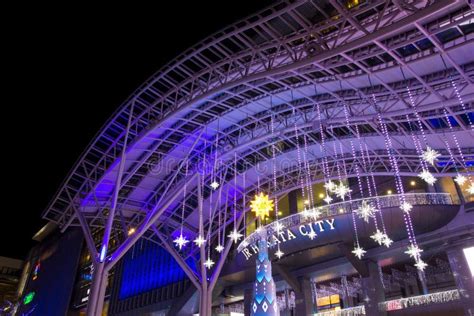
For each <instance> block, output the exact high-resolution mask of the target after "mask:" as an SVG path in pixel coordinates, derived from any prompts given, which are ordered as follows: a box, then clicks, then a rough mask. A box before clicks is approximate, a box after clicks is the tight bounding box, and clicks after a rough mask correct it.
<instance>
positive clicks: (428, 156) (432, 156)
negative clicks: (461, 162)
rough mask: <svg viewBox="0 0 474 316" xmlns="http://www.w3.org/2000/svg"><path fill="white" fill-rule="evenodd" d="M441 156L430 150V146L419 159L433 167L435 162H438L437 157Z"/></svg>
mask: <svg viewBox="0 0 474 316" xmlns="http://www.w3.org/2000/svg"><path fill="white" fill-rule="evenodd" d="M439 156H441V154H440V153H439V152H437V151H436V150H434V149H432V148H431V147H430V146H428V147H426V150H425V151H424V152H423V154H422V155H421V158H422V159H423V160H424V161H426V162H428V163H430V164H431V165H432V166H434V162H435V160H438V157H439Z"/></svg>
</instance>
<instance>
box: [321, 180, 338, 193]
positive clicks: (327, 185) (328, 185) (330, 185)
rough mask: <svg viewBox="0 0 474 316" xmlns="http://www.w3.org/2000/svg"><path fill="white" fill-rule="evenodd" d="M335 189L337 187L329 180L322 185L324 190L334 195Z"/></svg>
mask: <svg viewBox="0 0 474 316" xmlns="http://www.w3.org/2000/svg"><path fill="white" fill-rule="evenodd" d="M336 187H337V185H336V184H335V183H334V182H332V181H331V180H329V181H328V182H326V183H325V184H324V188H325V189H326V190H328V191H329V192H331V193H334V191H335V190H336Z"/></svg>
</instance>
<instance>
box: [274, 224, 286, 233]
mask: <svg viewBox="0 0 474 316" xmlns="http://www.w3.org/2000/svg"><path fill="white" fill-rule="evenodd" d="M283 228H285V225H283V224H282V223H280V222H276V224H275V230H276V231H277V232H279V231H280V230H282V229H283Z"/></svg>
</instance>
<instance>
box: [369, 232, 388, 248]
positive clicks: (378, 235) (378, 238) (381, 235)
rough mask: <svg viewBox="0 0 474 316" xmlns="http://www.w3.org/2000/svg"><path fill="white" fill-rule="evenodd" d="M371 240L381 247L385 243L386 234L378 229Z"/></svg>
mask: <svg viewBox="0 0 474 316" xmlns="http://www.w3.org/2000/svg"><path fill="white" fill-rule="evenodd" d="M370 238H372V239H373V240H374V241H375V242H377V243H378V244H379V245H381V244H382V243H383V240H384V238H385V234H384V233H382V232H381V231H380V230H378V229H377V231H376V232H375V234H373V235H372V236H370Z"/></svg>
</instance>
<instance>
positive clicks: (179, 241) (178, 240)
mask: <svg viewBox="0 0 474 316" xmlns="http://www.w3.org/2000/svg"><path fill="white" fill-rule="evenodd" d="M173 242H174V243H175V244H176V246H177V247H178V248H179V250H181V249H182V248H183V247H184V246H186V244H187V243H188V242H189V240H187V239H186V236H183V234H180V235H179V237H177V238H175V240H173Z"/></svg>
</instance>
